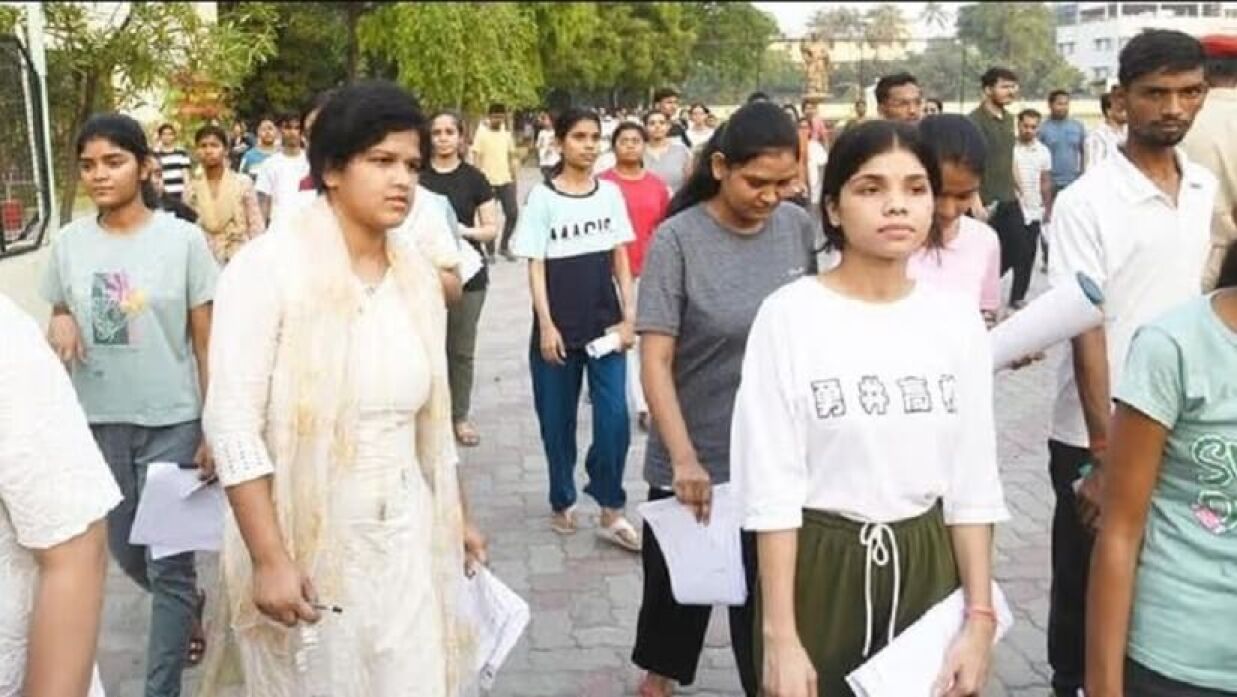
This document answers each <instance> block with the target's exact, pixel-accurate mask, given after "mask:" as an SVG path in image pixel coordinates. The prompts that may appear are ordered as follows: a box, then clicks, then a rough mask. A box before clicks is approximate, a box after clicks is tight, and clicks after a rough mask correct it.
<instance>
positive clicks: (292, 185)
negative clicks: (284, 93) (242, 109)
mask: <svg viewBox="0 0 1237 697" xmlns="http://www.w3.org/2000/svg"><path fill="white" fill-rule="evenodd" d="M278 122H279V132H280V135H281V137H282V139H283V140H282V147H280V149H279V151H278V152H276V153H275V154H273V155H271V156H270V157H268V158H266V160H265V161H264V162H263V163H262V164H261V165H260V166H259V167H258V178H257V180H256V181H255V182H254V187H253V188H254V190H255V191H257V192H258V206H259V207H260V208H261V209H262V218H263V219H264V220H266V221H267V226H268V227H270V226H271V225H272V224H274V223H275V221H276V220H278V219H279V218H281V217H282V216H283V215H285V214H286V213H288V212H290V211H291V210H293V208H295V206H294V200H295V199H296V198H297V191H299V190H300V185H301V180H302V179H304V178H305V177H308V176H309V158H307V157H306V156H305V148H304V143H303V142H302V140H301V135H302V133H301V124H302V120H301V117H300V116H298V115H297V114H291V113H289V114H283V115H282V116H280V117H279V119H278Z"/></svg>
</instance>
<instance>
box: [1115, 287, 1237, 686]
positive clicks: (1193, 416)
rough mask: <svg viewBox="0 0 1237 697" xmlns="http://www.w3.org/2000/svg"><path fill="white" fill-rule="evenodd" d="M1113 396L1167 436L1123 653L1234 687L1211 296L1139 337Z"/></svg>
mask: <svg viewBox="0 0 1237 697" xmlns="http://www.w3.org/2000/svg"><path fill="white" fill-rule="evenodd" d="M1115 399H1116V400H1117V401H1118V402H1121V403H1123V404H1126V405H1128V406H1130V407H1131V408H1133V409H1136V410H1137V411H1139V412H1141V413H1143V414H1145V415H1146V416H1148V417H1149V418H1151V419H1154V420H1155V421H1157V422H1159V423H1160V424H1161V425H1163V426H1164V427H1165V428H1167V429H1168V430H1169V434H1168V440H1167V441H1166V443H1165V445H1164V455H1163V461H1162V463H1161V465H1160V474H1159V479H1158V480H1157V481H1156V485H1155V490H1154V491H1153V492H1152V495H1151V505H1150V508H1149V509H1148V511H1147V526H1146V531H1145V533H1144V536H1143V545H1142V551H1141V553H1140V554H1139V559H1138V572H1137V574H1138V575H1137V580H1136V582H1135V585H1134V606H1133V613H1132V615H1131V618H1130V635H1129V646H1128V648H1127V651H1128V653H1129V656H1130V657H1131V658H1133V659H1134V660H1136V661H1138V662H1139V663H1141V664H1142V665H1144V666H1146V667H1148V668H1150V669H1151V670H1153V671H1155V672H1157V673H1160V674H1161V675H1165V676H1167V677H1169V678H1172V679H1174V680H1178V681H1181V682H1185V683H1189V684H1190V685H1195V686H1198V687H1206V688H1211V689H1213V690H1221V691H1224V692H1226V693H1227V692H1237V644H1235V643H1234V642H1233V641H1232V632H1233V618H1234V617H1237V593H1235V592H1234V591H1235V590H1237V332H1234V331H1233V330H1232V329H1230V328H1229V327H1228V326H1227V325H1225V324H1224V323H1223V322H1222V321H1221V320H1220V318H1219V317H1218V316H1217V315H1216V313H1215V310H1213V309H1212V307H1211V298H1210V297H1209V296H1203V297H1200V298H1198V299H1195V300H1191V301H1189V302H1188V303H1187V304H1186V305H1184V306H1182V307H1180V308H1178V309H1176V310H1173V311H1171V312H1169V313H1168V314H1166V315H1164V316H1163V317H1162V318H1160V319H1159V320H1156V321H1154V322H1152V323H1150V324H1147V325H1144V326H1143V327H1142V328H1141V329H1139V330H1138V333H1137V334H1135V335H1134V340H1133V342H1132V343H1131V344H1130V350H1129V353H1128V354H1127V355H1126V363H1125V370H1124V371H1123V372H1122V378H1121V383H1120V386H1119V387H1118V388H1117V390H1116V393H1115Z"/></svg>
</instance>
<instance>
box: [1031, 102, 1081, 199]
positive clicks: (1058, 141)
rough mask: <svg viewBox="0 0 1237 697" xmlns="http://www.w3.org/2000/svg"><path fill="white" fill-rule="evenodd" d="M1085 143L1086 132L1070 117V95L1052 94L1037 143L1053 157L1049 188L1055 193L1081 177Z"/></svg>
mask: <svg viewBox="0 0 1237 697" xmlns="http://www.w3.org/2000/svg"><path fill="white" fill-rule="evenodd" d="M1086 140H1087V129H1086V128H1084V127H1083V125H1082V124H1081V123H1079V122H1078V121H1076V120H1074V119H1071V118H1070V117H1069V93H1068V92H1066V91H1065V90H1053V91H1052V92H1051V93H1050V94H1049V95H1048V120H1047V121H1044V122H1043V123H1042V124H1040V127H1039V141H1040V142H1041V143H1043V144H1044V145H1046V146H1048V152H1050V153H1052V185H1053V186H1054V187H1056V190H1057V192H1058V193H1059V192H1060V191H1061V190H1062V189H1064V188H1065V187H1067V186H1069V185H1070V184H1073V183H1074V180H1075V179H1077V178H1078V176H1079V175H1080V174H1082V172H1083V167H1084V159H1083V144H1084V143H1085V142H1086Z"/></svg>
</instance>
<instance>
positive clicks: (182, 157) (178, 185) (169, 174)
mask: <svg viewBox="0 0 1237 697" xmlns="http://www.w3.org/2000/svg"><path fill="white" fill-rule="evenodd" d="M155 157H158V158H159V166H160V167H161V168H163V190H164V191H166V192H168V193H169V194H171V195H173V196H175V197H177V198H180V196H181V195H182V194H183V193H184V192H185V181H186V180H188V179H189V168H190V167H192V166H193V161H192V160H190V159H189V153H187V152H185V151H184V150H182V149H181V148H175V149H173V150H156V151H155Z"/></svg>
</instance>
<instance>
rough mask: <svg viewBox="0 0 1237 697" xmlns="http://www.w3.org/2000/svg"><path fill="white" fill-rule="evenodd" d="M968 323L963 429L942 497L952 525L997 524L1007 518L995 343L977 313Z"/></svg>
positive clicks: (962, 369) (961, 383)
mask: <svg viewBox="0 0 1237 697" xmlns="http://www.w3.org/2000/svg"><path fill="white" fill-rule="evenodd" d="M968 319H970V320H972V321H971V322H969V323H968V324H967V325H966V326H964V327H959V329H960V330H962V331H961V334H962V336H961V337H960V338H961V339H962V340H963V344H964V346H965V357H964V359H963V360H962V361H960V362H959V364H958V373H959V374H958V376H957V386H958V387H957V401H958V415H959V417H960V419H961V421H962V428H961V437H960V438H959V441H958V448H957V452H956V455H955V457H954V458H953V461H952V463H950V464H951V472H950V481H949V488H948V490H947V493H946V495H945V497H944V507H945V511H944V512H945V522H946V524H948V525H967V524H981V523H996V522H1000V521H1002V520H1006V519H1008V518H1009V513H1008V512H1007V511H1006V509H1005V495H1004V493H1003V492H1002V490H1001V477H1000V472H999V468H998V467H997V451H996V425H995V417H994V415H993V392H992V368H991V366H992V355H991V351H992V349H991V344H990V340H989V339H988V333H987V331H986V330H985V328H984V324H983V320H982V319H980V316H979V315H978V314H973V316H970V317H968Z"/></svg>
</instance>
